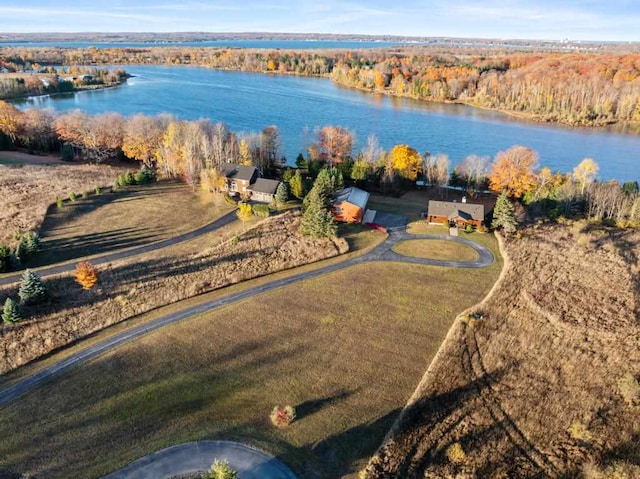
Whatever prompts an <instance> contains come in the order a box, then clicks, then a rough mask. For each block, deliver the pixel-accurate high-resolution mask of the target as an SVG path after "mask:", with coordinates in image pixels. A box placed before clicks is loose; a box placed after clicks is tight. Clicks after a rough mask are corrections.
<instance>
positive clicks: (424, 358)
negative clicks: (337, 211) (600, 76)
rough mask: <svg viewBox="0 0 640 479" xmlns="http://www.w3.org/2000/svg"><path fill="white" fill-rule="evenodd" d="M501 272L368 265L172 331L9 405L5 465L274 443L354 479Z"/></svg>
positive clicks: (54, 466) (53, 473)
mask: <svg viewBox="0 0 640 479" xmlns="http://www.w3.org/2000/svg"><path fill="white" fill-rule="evenodd" d="M499 270H500V267H499V265H498V264H496V265H494V266H491V267H489V268H486V269H479V270H457V269H448V268H438V267H427V266H418V265H407V264H398V263H396V264H394V263H389V264H387V263H373V264H365V265H358V266H355V267H350V268H348V269H345V270H341V271H338V272H335V273H332V274H328V275H325V276H322V277H320V278H317V279H313V280H309V281H305V282H303V283H300V284H296V285H292V286H289V287H286V288H282V289H279V290H276V291H273V292H271V293H267V294H263V295H260V296H257V297H255V298H252V299H249V300H245V301H243V302H241V303H238V304H236V305H232V306H228V307H224V308H221V309H218V310H216V311H212V312H210V313H207V314H205V315H202V316H200V317H197V318H194V319H191V320H188V321H184V322H181V323H178V324H175V325H173V326H170V327H166V328H164V329H161V330H159V331H158V332H156V333H153V334H150V335H148V336H146V337H144V338H142V339H140V340H138V341H136V342H135V343H132V344H130V345H126V346H123V347H121V348H118V349H117V350H115V351H113V352H110V353H108V354H106V355H104V356H102V357H100V358H98V359H96V360H94V361H92V362H91V363H89V364H87V365H85V366H83V367H81V368H78V369H76V370H73V371H72V372H70V373H69V374H68V375H65V376H64V377H62V378H60V379H59V380H57V381H56V382H54V383H51V384H48V385H46V386H44V387H42V388H39V389H37V390H35V391H33V392H32V393H30V394H28V395H27V396H25V397H23V398H22V399H20V400H19V401H16V402H14V403H12V404H9V405H8V406H7V407H5V408H4V409H3V414H2V418H1V419H0V434H2V436H3V437H6V438H10V439H9V440H8V441H5V442H3V444H2V446H0V457H1V458H2V459H0V465H1V466H0V467H1V468H2V469H3V470H4V471H7V473H9V472H18V471H19V472H26V473H28V474H32V475H34V476H35V477H83V478H84V477H97V476H99V475H101V474H104V473H107V472H109V471H111V470H115V469H117V468H118V467H122V466H123V465H125V464H127V463H128V462H131V461H132V460H134V459H136V458H137V457H140V456H143V455H145V454H148V453H150V452H153V451H155V450H158V449H160V448H162V447H165V446H168V445H172V444H176V443H180V442H185V441H189V440H195V439H201V438H220V439H231V440H239V441H244V442H247V443H249V444H254V445H256V446H259V447H262V448H264V449H266V450H267V451H269V452H271V453H273V454H275V455H277V456H279V457H280V458H281V459H282V460H284V461H285V462H286V463H287V464H288V465H290V466H291V467H292V468H293V469H294V471H296V472H297V473H298V474H299V475H300V477H327V478H334V477H340V476H345V477H349V476H350V475H351V476H352V477H355V472H356V471H357V470H358V469H359V468H360V467H361V466H362V465H363V464H364V463H365V461H366V460H367V458H368V457H369V455H370V454H372V453H373V452H374V451H375V449H376V447H377V446H378V445H379V443H380V441H381V440H382V438H383V437H384V435H385V433H386V431H387V430H388V428H389V427H390V425H391V424H392V423H393V421H394V420H395V418H396V417H397V414H398V411H399V410H400V409H401V408H402V407H403V406H404V404H405V402H406V401H407V399H408V397H409V396H410V394H411V392H412V391H413V389H414V388H415V385H416V384H417V383H418V381H419V380H420V377H421V376H422V374H423V372H424V369H425V368H426V366H427V365H428V364H429V361H430V360H431V358H432V357H433V355H434V354H435V352H436V351H437V349H438V347H439V345H440V343H441V341H442V339H443V338H444V336H445V335H446V333H447V331H448V329H449V327H450V325H451V323H452V320H453V318H454V317H455V314H456V313H457V312H459V311H460V310H462V309H464V308H465V307H468V306H470V305H472V304H474V303H475V302H477V301H479V300H480V299H481V298H482V297H483V296H484V294H486V292H487V291H488V289H489V287H490V285H491V284H492V282H493V280H495V278H496V277H497V274H498V272H499ZM480 285H481V286H480ZM398 344H402V347H401V348H399V347H398ZM276 403H287V404H291V405H294V406H296V407H297V410H298V418H299V419H298V420H297V421H296V422H294V423H293V424H292V425H291V426H290V427H289V428H287V429H276V428H273V426H271V425H270V423H269V420H268V414H269V412H270V410H271V408H273V406H274V405H275V404H276ZM106 444H108V445H109V446H108V448H107V447H105V445H106Z"/></svg>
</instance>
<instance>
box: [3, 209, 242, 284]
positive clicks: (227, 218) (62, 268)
mask: <svg viewBox="0 0 640 479" xmlns="http://www.w3.org/2000/svg"><path fill="white" fill-rule="evenodd" d="M236 219H237V216H236V213H235V211H230V212H229V213H226V214H224V215H222V216H221V217H220V218H218V219H215V220H213V221H212V222H211V223H208V224H206V225H204V226H201V227H200V228H197V229H195V230H191V231H188V232H187V233H182V234H179V235H178V236H174V237H172V238H167V239H165V240H162V241H156V242H154V243H149V244H145V245H142V246H136V247H135V248H131V249H127V250H124V251H116V252H114V253H107V254H105V255H102V256H96V257H94V258H91V263H92V264H93V265H99V264H104V263H110V262H111V261H117V260H120V259H125V258H129V257H131V256H137V255H139V254H143V253H149V252H150V251H155V250H157V249H162V248H166V247H167V246H173V245H176V244H178V243H183V242H185V241H189V240H192V239H194V238H197V237H198V236H202V235H204V234H207V233H211V232H212V231H215V230H217V229H218V228H222V227H223V226H226V225H228V224H229V223H232V222H234V221H235V220H236ZM82 259H83V258H77V260H76V261H73V260H72V261H71V262H65V263H63V264H57V265H56V264H54V265H51V266H43V267H42V268H33V270H32V271H35V272H36V273H38V274H39V275H40V277H43V278H44V277H46V276H52V275H54V274H61V273H67V272H69V271H73V270H74V269H75V267H76V263H77V262H78V261H80V260H82ZM23 273H24V270H22V271H19V272H17V273H14V274H11V275H10V276H5V277H3V278H0V286H6V285H9V284H13V283H17V282H19V281H20V279H21V277H22V274H23Z"/></svg>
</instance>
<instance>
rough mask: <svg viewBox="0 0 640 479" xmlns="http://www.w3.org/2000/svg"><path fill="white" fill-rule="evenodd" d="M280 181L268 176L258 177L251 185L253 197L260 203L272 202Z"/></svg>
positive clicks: (250, 189)
mask: <svg viewBox="0 0 640 479" xmlns="http://www.w3.org/2000/svg"><path fill="white" fill-rule="evenodd" d="M278 185H280V182H279V181H278V180H268V179H267V178H258V179H257V180H256V182H255V183H253V184H252V185H250V186H249V188H248V190H249V191H251V199H252V200H253V201H257V202H259V203H271V202H272V201H273V198H274V197H275V195H276V191H277V189H278Z"/></svg>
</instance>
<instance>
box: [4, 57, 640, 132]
mask: <svg viewBox="0 0 640 479" xmlns="http://www.w3.org/2000/svg"><path fill="white" fill-rule="evenodd" d="M36 63H37V64H39V65H42V66H51V65H74V66H80V65H82V66H86V65H92V66H96V65H124V64H161V65H199V66H205V67H209V68H216V69H224V70H238V71H251V72H265V73H281V74H295V75H302V76H326V77H329V78H331V79H332V80H333V81H335V82H336V83H337V84H339V85H343V86H346V87H353V88H359V89H363V90H368V91H372V92H380V93H386V94H392V95H397V96H403V97H410V98H415V99H419V100H428V101H438V102H456V103H464V104H468V105H473V106H477V107H482V108H492V109H497V110H501V111H505V112H510V113H514V114H518V115H522V116H526V117H529V118H532V119H536V120H539V121H548V122H560V123H565V124H570V125H589V126H596V125H605V124H611V123H618V122H624V123H634V124H637V123H638V122H640V54H638V53H585V52H582V53H575V52H564V53H563V52H558V51H552V52H549V51H528V52H518V51H514V50H513V49H500V48H470V47H454V46H433V47H426V46H406V47H395V48H393V49H388V48H387V49H369V50H356V51H348V50H327V51H324V50H303V51H285V50H258V49H244V48H210V47H186V46H184V47H182V46H181V47H149V48H102V49H98V48H87V49H67V48H25V47H4V48H0V69H5V70H6V71H10V72H19V71H22V70H24V69H25V68H28V67H29V66H30V65H33V64H36ZM1 78H2V77H1V76H0V79H1Z"/></svg>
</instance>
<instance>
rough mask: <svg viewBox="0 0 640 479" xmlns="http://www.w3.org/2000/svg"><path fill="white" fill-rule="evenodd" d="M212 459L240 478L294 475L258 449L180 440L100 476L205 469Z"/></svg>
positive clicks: (142, 477)
mask: <svg viewBox="0 0 640 479" xmlns="http://www.w3.org/2000/svg"><path fill="white" fill-rule="evenodd" d="M215 459H218V460H225V461H227V462H228V463H229V466H230V467H231V468H232V469H233V470H234V471H236V472H237V473H238V477H239V479H296V476H295V475H294V474H293V472H291V471H290V470H289V468H288V467H287V466H285V465H284V464H283V463H282V462H281V461H279V460H278V459H276V458H275V457H273V456H270V455H269V454H267V453H265V452H263V451H260V450H258V449H254V448H251V447H249V446H245V445H244V444H239V443H237V442H228V441H198V442H188V443H186V444H179V445H177V446H172V447H168V448H167V449H162V450H161V451H158V452H154V453H153V454H149V455H148V456H144V457H142V458H140V459H138V460H137V461H134V462H132V463H131V464H129V465H128V466H126V467H124V468H122V469H120V470H119V471H116V472H114V473H112V474H109V475H108V476H104V477H103V479H164V478H170V477H173V476H177V475H178V474H189V473H193V472H204V471H208V470H209V468H210V467H211V464H212V463H213V461H214V460H215Z"/></svg>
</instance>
